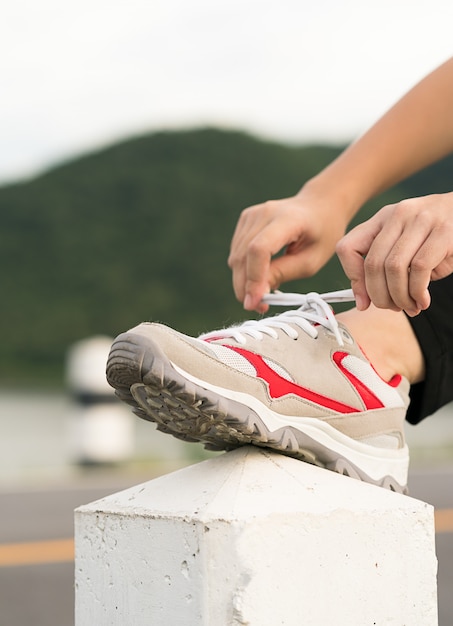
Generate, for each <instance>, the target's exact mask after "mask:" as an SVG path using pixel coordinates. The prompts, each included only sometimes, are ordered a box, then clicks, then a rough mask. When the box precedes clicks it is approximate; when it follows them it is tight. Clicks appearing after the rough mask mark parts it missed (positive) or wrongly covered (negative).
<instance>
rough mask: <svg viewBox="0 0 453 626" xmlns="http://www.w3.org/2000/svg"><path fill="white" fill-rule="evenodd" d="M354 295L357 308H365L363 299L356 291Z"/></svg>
mask: <svg viewBox="0 0 453 626" xmlns="http://www.w3.org/2000/svg"><path fill="white" fill-rule="evenodd" d="M354 295H355V303H356V306H357V308H358V309H359V311H363V310H364V309H365V300H364V299H363V297H362V296H361V295H360V294H358V293H357V294H354Z"/></svg>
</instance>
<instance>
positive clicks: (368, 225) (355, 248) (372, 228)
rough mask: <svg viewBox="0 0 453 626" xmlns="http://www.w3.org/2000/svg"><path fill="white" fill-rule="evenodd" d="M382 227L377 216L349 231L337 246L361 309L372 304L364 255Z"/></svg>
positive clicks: (337, 251) (339, 256)
mask: <svg viewBox="0 0 453 626" xmlns="http://www.w3.org/2000/svg"><path fill="white" fill-rule="evenodd" d="M380 228H381V224H380V222H379V220H378V219H376V216H375V218H372V219H371V220H368V221H367V222H365V223H363V224H360V225H359V226H356V227H355V228H353V229H352V230H351V231H349V233H347V234H346V235H345V236H344V237H342V239H340V241H339V242H338V243H337V246H336V253H337V255H338V258H339V259H340V262H341V265H342V266H343V269H344V272H345V274H346V276H347V277H348V278H349V280H350V281H351V287H352V290H353V292H354V296H355V299H356V304H357V308H358V309H360V310H364V309H366V308H367V307H368V306H369V304H370V298H369V295H368V291H367V288H366V281H365V268H364V257H365V256H366V255H367V253H368V251H369V249H370V246H371V245H372V243H373V240H374V238H375V237H376V234H377V233H378V232H379V229H380Z"/></svg>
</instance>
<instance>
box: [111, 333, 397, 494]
mask: <svg viewBox="0 0 453 626" xmlns="http://www.w3.org/2000/svg"><path fill="white" fill-rule="evenodd" d="M107 380H108V382H109V384H110V385H111V386H112V387H113V388H114V389H115V393H116V395H117V396H118V398H120V399H121V400H122V401H123V402H126V403H127V404H129V405H130V406H131V408H132V410H133V412H134V413H135V414H136V415H137V416H138V417H140V418H142V419H145V420H148V421H152V422H155V423H156V424H157V429H158V430H160V431H162V432H165V433H168V434H171V435H173V436H174V437H176V438H178V439H181V440H183V441H189V442H201V443H202V444H203V445H204V447H205V448H206V449H208V450H214V451H220V450H232V449H234V448H237V447H239V446H243V445H255V446H260V447H265V448H271V449H272V450H275V451H277V452H280V453H282V454H285V455H288V456H292V457H294V458H297V459H299V460H301V461H305V462H307V463H311V464H313V465H317V466H319V467H323V468H325V469H329V470H332V471H334V472H337V473H339V474H343V475H346V476H350V477H352V478H356V479H359V480H362V481H364V482H368V483H371V484H375V485H378V486H380V487H384V488H387V489H390V490H392V491H395V492H398V493H407V487H406V486H405V485H401V484H399V483H398V481H397V480H395V478H394V477H392V476H384V477H382V478H381V479H380V480H374V479H372V478H371V477H370V476H369V475H367V474H366V473H365V472H364V471H363V470H362V469H361V468H359V467H357V466H356V465H355V464H353V463H352V462H351V461H350V460H349V459H347V458H345V457H342V456H338V453H336V452H334V451H332V450H330V449H329V448H328V447H326V446H323V445H321V444H320V443H319V442H318V441H316V440H315V439H313V438H311V437H310V436H309V435H307V434H306V433H303V432H301V431H299V430H297V429H294V428H292V427H291V426H286V427H282V428H280V429H278V430H276V431H273V432H271V431H269V430H268V429H267V427H266V425H265V424H264V422H263V421H262V420H261V418H260V416H259V415H258V414H257V413H256V412H255V411H254V410H252V409H250V408H249V407H247V406H246V405H244V404H241V403H240V402H236V401H235V400H231V399H229V398H225V397H223V396H219V395H218V394H216V393H214V392H212V391H210V390H209V389H205V388H204V387H202V386H201V385H198V384H196V383H194V382H192V381H190V380H188V379H187V378H185V377H184V376H183V375H182V374H180V373H179V372H178V371H177V370H176V369H175V368H174V367H173V366H172V364H171V362H170V361H169V359H168V358H167V357H166V355H165V354H164V353H163V352H162V350H161V349H160V348H159V346H158V345H157V344H156V343H155V342H153V341H152V340H151V339H149V338H147V337H145V336H143V335H139V334H138V333H133V332H129V333H124V334H122V335H119V337H117V339H116V340H115V342H114V343H113V345H112V349H111V351H110V355H109V358H108V361H107Z"/></svg>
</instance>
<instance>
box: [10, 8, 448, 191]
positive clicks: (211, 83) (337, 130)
mask: <svg viewBox="0 0 453 626" xmlns="http://www.w3.org/2000/svg"><path fill="white" fill-rule="evenodd" d="M452 24H453V1H452V0H429V1H424V0H423V1H422V0H376V1H375V0H372V1H369V0H14V1H13V0H9V2H8V0H6V1H5V2H4V3H3V6H2V11H1V19H0V81H1V82H0V84H1V91H0V182H5V181H7V180H10V179H14V178H17V177H21V176H26V175H29V174H31V173H34V172H36V171H39V170H41V169H43V168H46V167H48V166H49V165H51V164H53V163H57V162H58V161H59V160H60V159H67V158H69V157H71V156H73V155H76V154H80V153H81V152H85V151H87V150H91V149H93V148H96V147H98V146H103V145H105V144H108V143H111V142H113V141H116V140H117V139H120V138H125V137H128V136H129V135H131V134H137V133H141V132H143V131H149V130H155V129H159V128H169V127H171V128H173V127H176V128H177V127H181V126H184V127H187V126H193V125H198V126H199V125H203V124H211V125H219V126H222V127H228V128H241V129H246V130H249V131H251V132H253V133H255V134H258V135H262V136H267V137H271V138H275V139H278V140H284V141H292V142H297V143H304V142H307V141H335V142H338V141H347V140H350V139H352V138H354V137H355V136H357V135H358V134H359V133H361V132H363V131H364V130H365V129H366V128H367V127H368V126H369V125H370V124H371V123H372V122H373V121H374V120H375V119H376V118H377V117H378V116H379V115H380V114H381V113H383V112H384V111H385V109H386V108H387V107H388V106H390V105H391V104H392V103H393V102H394V101H395V100H396V99H397V98H399V97H400V96H401V95H402V94H403V93H404V92H405V91H406V90H407V89H408V88H410V87H411V86H412V85H413V84H414V83H415V82H417V81H418V80H419V79H420V78H421V77H422V76H423V75H425V74H426V73H427V72H429V71H430V70H431V69H433V68H434V67H435V66H436V65H438V64H440V63H441V62H442V61H444V60H445V59H447V58H448V57H450V56H453V35H452Z"/></svg>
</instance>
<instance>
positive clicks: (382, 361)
mask: <svg viewBox="0 0 453 626" xmlns="http://www.w3.org/2000/svg"><path fill="white" fill-rule="evenodd" d="M337 319H338V321H340V322H341V323H342V324H344V325H345V326H346V327H347V328H348V329H349V331H350V332H351V334H352V336H353V337H354V339H355V340H356V342H357V343H358V344H359V346H360V347H361V348H362V350H363V352H364V353H365V355H366V356H367V358H368V359H369V360H370V362H371V363H372V365H373V367H374V368H375V369H376V371H377V373H378V374H379V375H380V376H381V377H382V378H383V379H384V380H390V379H391V378H392V377H393V376H394V375H395V374H401V375H402V376H404V377H405V378H407V379H408V381H409V382H410V383H411V384H414V383H417V382H420V381H422V380H423V379H424V375H425V363H424V358H423V353H422V351H421V349H420V346H419V344H418V341H417V338H416V337H415V334H414V331H413V330H412V327H411V325H410V323H409V321H408V319H407V317H406V315H405V314H404V313H403V312H402V311H400V312H395V311H389V310H387V309H377V308H376V307H374V306H373V305H371V306H370V307H369V308H368V309H367V310H366V311H358V310H357V309H355V308H354V309H350V310H349V311H345V312H343V313H339V314H338V315H337Z"/></svg>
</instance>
